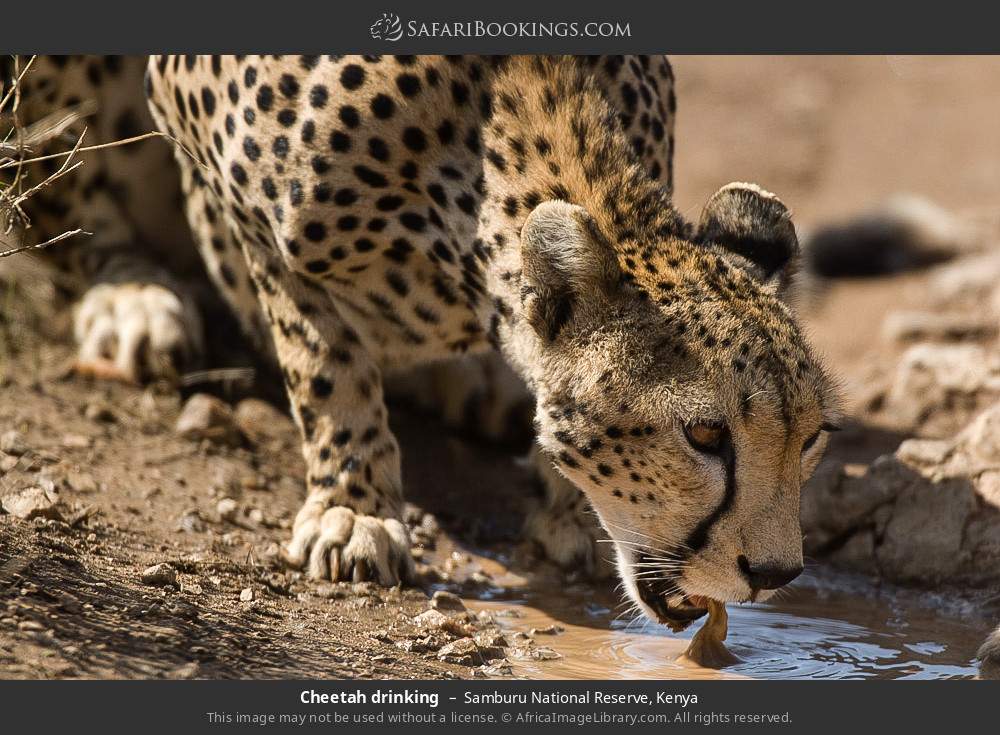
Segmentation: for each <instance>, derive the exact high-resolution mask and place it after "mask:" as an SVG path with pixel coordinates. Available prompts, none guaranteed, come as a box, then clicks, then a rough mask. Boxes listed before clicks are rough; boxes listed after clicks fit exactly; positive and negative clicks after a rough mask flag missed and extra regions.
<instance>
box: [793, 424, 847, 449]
mask: <svg viewBox="0 0 1000 735" xmlns="http://www.w3.org/2000/svg"><path fill="white" fill-rule="evenodd" d="M824 431H825V432H827V433H829V432H833V431H840V427H839V426H836V425H835V424H830V423H825V424H823V425H822V426H820V427H819V430H818V431H817V432H816V433H815V434H813V435H812V436H811V437H809V438H808V439H806V441H805V444H803V445H802V453H803V454H805V453H806V452H808V451H809V450H810V449H812V448H813V447H814V446H815V445H816V442H817V441H819V438H820V437H821V436H822V435H823V432H824Z"/></svg>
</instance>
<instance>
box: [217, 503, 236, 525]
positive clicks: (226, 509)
mask: <svg viewBox="0 0 1000 735" xmlns="http://www.w3.org/2000/svg"><path fill="white" fill-rule="evenodd" d="M215 510H216V512H217V513H218V514H219V518H220V519H221V520H223V521H229V522H232V521H235V520H236V517H237V516H238V515H239V512H240V504H239V503H237V502H236V501H235V500H233V499H232V498H223V499H222V500H220V501H219V502H218V503H216V506H215Z"/></svg>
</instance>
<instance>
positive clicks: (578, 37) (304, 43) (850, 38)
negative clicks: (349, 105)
mask: <svg viewBox="0 0 1000 735" xmlns="http://www.w3.org/2000/svg"><path fill="white" fill-rule="evenodd" d="M995 15H996V6H995V5H993V4H990V3H981V2H980V3H972V2H965V1H963V2H951V3H947V5H936V6H931V5H920V4H916V3H899V2H895V3H888V2H882V3H872V2H867V3H861V2H846V1H842V2H837V3H809V2H801V1H798V2H796V1H793V0H767V1H766V2H755V3H748V2H731V1H729V0H720V1H718V2H712V3H705V2H659V3H653V2H648V1H646V2H641V1H639V0H628V1H626V2H622V1H619V2H612V3H607V2H604V3H597V2H583V1H582V0H581V1H579V2H572V3H569V2H559V3H553V2H547V3H539V2H530V1H527V0H512V1H511V0H508V1H507V2H503V3H494V4H489V3H470V2H460V1H458V0H425V1H424V2H419V3H416V2H405V1H403V0H384V1H380V2H378V3H345V2H322V1H319V2H317V0H283V1H282V2H277V3H275V2H266V3H265V2H252V1H250V0H247V1H246V2H240V3H234V2H218V1H216V2H190V1H189V0H171V2H169V3H164V4H162V5H161V4H158V3H155V2H153V3H133V4H124V3H115V4H111V3H68V2H53V3H45V4H38V3H17V2H12V3H6V4H5V7H4V11H3V18H2V21H3V22H2V24H0V49H2V50H3V51H4V52H7V53H23V54H29V53H77V52H86V53H104V54H110V53H114V54H118V53H126V54H128V53H150V52H154V51H155V52H165V51H169V52H179V51H189V52H201V53H204V52H211V53H241V52H253V53H264V52H268V53H270V52H275V53H281V52H294V53H330V52H336V53H404V54H413V53H456V54H459V53H477V54H494V53H497V54H509V53H570V54H590V53H609V52H610V53H622V52H628V53H675V54H676V53H956V52H964V53H989V52H996V51H998V50H1000V34H998V33H997V32H996V28H997V23H996V22H995V17H994V16H995Z"/></svg>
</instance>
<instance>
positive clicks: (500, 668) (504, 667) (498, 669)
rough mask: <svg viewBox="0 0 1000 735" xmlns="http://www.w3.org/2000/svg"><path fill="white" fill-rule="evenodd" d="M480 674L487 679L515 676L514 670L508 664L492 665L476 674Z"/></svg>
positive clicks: (484, 667)
mask: <svg viewBox="0 0 1000 735" xmlns="http://www.w3.org/2000/svg"><path fill="white" fill-rule="evenodd" d="M480 672H481V673H482V675H483V676H485V677H496V676H513V675H514V670H513V669H512V668H511V666H510V664H508V663H497V664H490V665H489V666H483V667H482V668H481V669H478V670H477V672H476V673H477V674H478V673H480Z"/></svg>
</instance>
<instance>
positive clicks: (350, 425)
mask: <svg viewBox="0 0 1000 735" xmlns="http://www.w3.org/2000/svg"><path fill="white" fill-rule="evenodd" d="M248 255H249V256H250V257H249V258H248V260H249V261H250V267H251V273H252V276H253V279H254V281H255V283H256V285H257V288H258V293H259V297H260V300H261V305H262V306H263V311H264V314H265V316H266V318H267V320H268V322H269V324H270V327H271V333H272V335H273V338H274V343H275V348H276V352H277V355H278V361H279V362H280V364H281V369H282V374H283V375H284V379H285V384H286V388H287V390H288V394H289V398H290V400H291V405H292V413H293V414H294V416H295V419H296V422H297V423H298V425H299V428H300V430H301V432H302V439H303V444H302V447H303V454H304V456H305V460H306V466H307V469H308V474H307V480H306V482H307V485H308V497H307V498H306V501H305V504H304V505H303V506H302V509H301V510H300V511H299V513H298V515H297V516H296V518H295V523H294V525H293V528H292V538H291V541H290V542H289V543H288V546H287V549H286V552H285V558H286V561H287V562H288V563H289V564H291V565H292V566H294V567H296V568H301V567H302V566H303V565H304V566H305V567H306V570H307V572H308V574H309V576H310V577H312V578H313V579H331V580H334V581H337V580H353V581H356V582H357V581H366V580H372V581H377V582H379V583H381V584H383V585H387V586H392V585H395V584H398V583H399V582H408V581H410V580H411V579H412V577H413V561H412V558H411V556H410V539H409V534H408V533H407V530H406V527H405V526H404V525H403V523H402V522H401V521H400V519H401V517H402V511H403V494H402V486H401V482H400V467H399V461H400V460H399V447H398V445H397V443H396V439H395V437H394V436H393V435H392V433H391V432H390V431H389V427H388V423H387V413H386V409H385V405H384V403H383V400H382V380H381V376H380V373H379V370H378V368H377V367H376V365H375V363H374V361H373V360H372V358H371V356H370V355H369V354H368V352H367V350H366V349H365V347H364V346H363V345H362V344H361V342H360V340H359V339H358V336H357V335H356V334H355V333H354V331H353V330H352V329H351V328H350V327H349V326H348V325H347V324H346V323H345V322H344V320H343V319H342V318H341V316H340V314H339V312H338V311H337V308H336V306H335V305H334V303H333V301H332V300H331V299H330V297H329V295H328V294H327V292H326V291H325V289H323V288H322V287H321V286H319V285H316V284H313V283H312V282H311V281H308V280H306V279H305V278H303V277H302V276H299V275H297V274H294V273H292V272H290V271H289V270H287V269H286V266H285V265H284V264H283V263H281V262H280V261H278V260H277V258H275V257H274V256H273V255H271V254H262V253H260V252H256V253H252V254H250V253H248Z"/></svg>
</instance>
